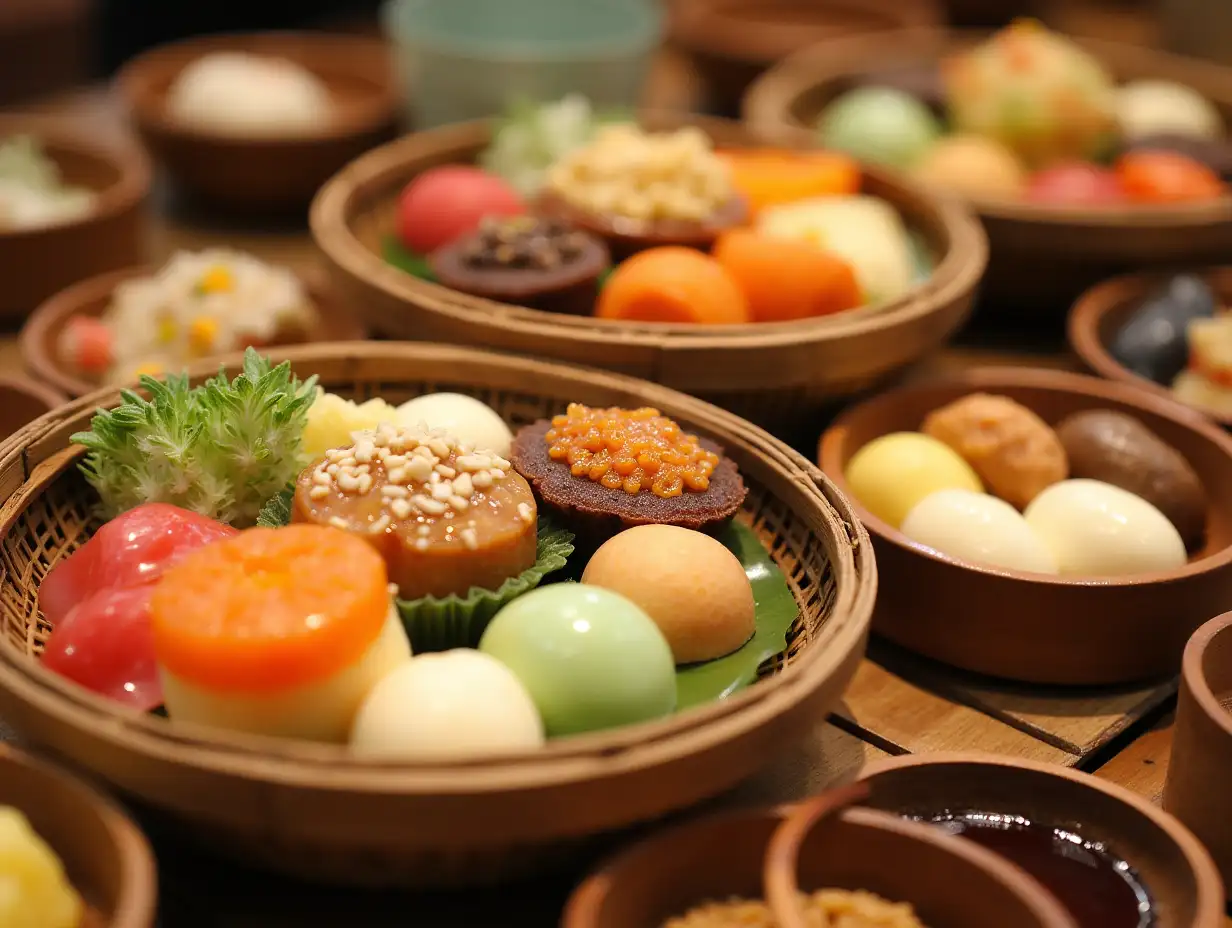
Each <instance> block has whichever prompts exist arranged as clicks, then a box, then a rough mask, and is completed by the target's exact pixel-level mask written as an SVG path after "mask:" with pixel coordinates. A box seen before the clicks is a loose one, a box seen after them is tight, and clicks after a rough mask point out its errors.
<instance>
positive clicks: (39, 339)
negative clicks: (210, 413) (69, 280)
mask: <svg viewBox="0 0 1232 928" xmlns="http://www.w3.org/2000/svg"><path fill="white" fill-rule="evenodd" d="M165 266H166V262H164V263H163V264H154V263H150V264H137V265H132V266H130V267H125V268H120V269H118V270H115V271H107V272H106V273H103V274H96V275H95V276H94V277H87V278H86V279H85V280H81V281H78V282H77V283H75V284H71V285H69V286H68V287H65V288H64V289H63V290H61V291H59V292H58V293H55V294H52V295H51V296H50V297H48V298H47V299H46V300H44V301H43V303H42V304H40V305H39V306H38V307H37V308H36V309H35V310H34V312H33V313H31V314H30V317H29V318H28V319H27V320H26V323H25V325H23V326H22V327H21V331H20V332H19V333H18V335H17V343H18V347H19V348H20V350H21V358H22V361H23V362H24V363H25V366H26V368H27V369H28V370H29V371H30V372H31V373H32V374H34V375H36V376H37V377H40V378H42V379H43V380H45V381H46V382H47V383H49V384H52V385H53V386H54V387H56V388H57V389H59V390H62V391H63V392H64V393H65V394H66V395H67V396H69V397H74V398H76V397H79V396H85V395H86V394H88V393H94V392H96V391H98V390H102V389H106V387H103V386H100V385H99V384H97V383H91V382H90V381H88V380H85V379H83V378H81V377H77V376H75V375H74V374H73V373H72V372H71V371H69V370H68V369H67V368H66V367H64V365H62V364H61V363H60V362H59V361H58V360H57V358H56V356H55V354H53V353H52V352H49V351H47V350H46V348H47V339H48V336H49V334H50V331H51V329H52V328H54V327H55V326H56V325H58V324H60V323H62V322H64V323H67V321H68V320H69V319H71V318H73V317H74V316H76V315H78V314H79V313H80V311H81V307H82V306H83V305H84V304H86V303H90V302H93V301H94V300H96V299H100V298H104V297H106V296H108V295H110V294H113V293H114V291H115V289H116V287H117V286H119V285H120V284H121V283H124V282H125V281H128V280H132V279H135V278H137V277H142V276H148V275H151V274H155V273H157V272H158V271H160V270H162V268H163V267H165ZM272 266H274V267H281V268H283V269H284V270H289V271H291V273H293V274H294V275H295V276H296V278H297V279H298V280H299V281H300V283H301V284H303V286H304V289H305V291H306V292H307V294H308V297H309V299H311V300H312V302H313V304H314V305H315V306H316V307H317V308H318V310H319V311H320V313H321V315H322V316H328V317H330V318H333V319H336V320H338V321H341V322H343V323H344V325H343V326H342V327H341V328H345V329H347V330H349V332H348V334H349V338H347V339H345V340H346V341H352V340H354V341H358V340H361V339H363V338H364V337H365V336H366V335H367V331H366V329H365V328H364V326H363V325H361V324H360V323H359V321H358V319H357V317H356V315H355V314H354V313H349V312H347V311H346V307H345V306H344V305H343V303H342V301H340V300H339V299H338V298H337V297H336V296H335V295H334V293H333V291H332V290H330V289H329V287H328V286H327V284H326V281H325V279H324V275H322V274H320V273H317V272H311V273H306V272H301V271H298V270H295V269H293V268H289V267H287V266H285V265H281V264H276V263H275V264H273V265H272ZM346 323H350V324H349V325H347V324H346ZM339 340H343V339H339ZM315 344H321V342H315ZM228 354H231V352H228V353H227V354H220V355H217V356H216V357H218V358H225V357H227V355H228ZM205 360H207V361H208V360H210V359H205ZM196 363H200V362H196ZM64 402H67V399H61V400H60V403H64ZM56 405H59V403H57V404H56Z"/></svg>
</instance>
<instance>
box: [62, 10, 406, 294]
mask: <svg viewBox="0 0 1232 928" xmlns="http://www.w3.org/2000/svg"><path fill="white" fill-rule="evenodd" d="M227 51H230V52H247V53H249V54H252V55H262V56H268V57H273V58H282V59H286V60H288V61H291V62H293V63H294V64H298V65H299V66H301V67H303V68H305V69H306V70H308V71H310V72H312V73H313V74H314V75H315V76H316V77H318V78H319V79H320V80H321V81H322V82H323V83H324V84H325V85H326V87H327V88H328V89H329V91H330V95H331V97H332V98H333V104H334V118H333V119H332V120H330V122H329V123H328V124H326V125H324V126H322V127H320V128H319V129H318V131H316V132H313V133H312V134H308V135H302V134H301V135H279V136H268V137H247V136H238V135H220V134H216V133H213V132H210V131H208V130H205V129H197V128H195V127H193V126H190V125H186V124H184V123H182V122H180V121H178V120H176V119H174V118H172V116H171V115H170V114H169V113H168V111H167V95H168V91H169V90H170V89H171V85H172V84H173V83H174V82H175V80H176V78H177V77H179V75H180V72H181V71H183V70H184V68H186V67H187V66H188V65H189V64H191V63H192V62H194V61H196V60H197V59H198V58H202V57H204V56H205V55H208V54H210V53H212V52H227ZM116 82H117V85H118V87H119V90H120V94H121V95H122V96H123V98H124V101H125V103H127V105H128V107H129V109H130V111H131V115H132V119H133V122H134V125H135V128H136V130H137V133H138V135H139V136H140V137H141V140H142V142H143V143H144V144H145V146H146V147H147V148H148V149H149V150H150V152H151V154H152V155H153V156H154V160H155V161H156V162H157V163H158V165H159V166H160V167H161V168H162V169H163V171H165V172H166V174H167V175H168V176H169V177H170V178H171V179H172V180H173V181H174V182H175V183H176V184H177V185H178V186H179V187H180V188H182V190H183V191H184V192H186V193H188V194H190V195H192V196H193V197H195V198H197V199H199V200H201V201H202V202H204V203H207V204H208V205H209V206H210V207H212V208H214V209H218V210H225V211H228V212H243V213H256V212H278V211H282V210H291V209H295V208H301V207H303V206H305V205H307V203H308V201H309V200H311V199H312V195H313V194H314V193H315V192H316V190H317V188H318V187H320V186H321V184H323V183H324V182H325V181H326V180H327V179H328V178H329V177H330V175H332V174H333V173H334V172H335V171H337V170H338V169H339V168H341V167H342V166H343V165H344V164H346V163H347V162H348V161H350V160H351V159H352V158H355V157H356V156H358V155H360V154H362V153H363V152H365V151H367V150H368V149H369V148H371V147H373V146H374V145H377V144H379V143H380V142H382V141H384V140H386V139H387V138H389V137H391V136H392V135H393V132H394V126H395V123H396V121H397V110H398V106H397V98H398V94H397V88H396V84H395V82H394V77H393V68H392V66H391V63H390V56H389V51H388V49H387V48H386V45H385V43H384V42H383V41H381V40H380V39H376V38H370V37H367V36H356V35H340V34H326V33H297V32H267V33H251V34H243V35H220V36H204V37H201V38H193V39H186V40H184V41H182V42H173V43H171V44H169V45H163V46H160V47H158V48H154V49H151V50H150V51H148V52H145V53H144V54H141V55H138V56H137V57H136V58H133V59H132V60H131V61H129V62H128V64H126V65H125V66H124V67H123V68H122V69H121V71H120V73H119V75H118V76H117V78H116ZM77 279H80V276H79V277H78V278H77Z"/></svg>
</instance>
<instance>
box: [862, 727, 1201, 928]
mask: <svg viewBox="0 0 1232 928" xmlns="http://www.w3.org/2000/svg"><path fill="white" fill-rule="evenodd" d="M946 765H949V766H971V767H986V768H989V775H996V772H997V771H999V770H1001V769H1002V768H1006V767H1010V768H1014V769H1017V770H1028V771H1030V772H1032V773H1034V774H1037V775H1040V776H1045V777H1055V778H1057V779H1061V780H1067V781H1069V782H1070V783H1073V784H1075V785H1076V786H1079V787H1082V788H1085V789H1091V790H1094V791H1095V792H1097V793H1103V794H1104V795H1105V796H1107V797H1108V798H1110V799H1114V800H1117V801H1118V802H1120V803H1122V804H1123V805H1126V806H1128V807H1129V808H1130V809H1132V810H1133V811H1134V812H1136V813H1138V815H1140V816H1142V817H1143V818H1146V819H1147V820H1149V821H1150V822H1151V824H1152V825H1154V826H1155V827H1156V828H1159V829H1160V830H1161V831H1163V832H1164V834H1166V835H1167V836H1168V837H1169V839H1171V840H1172V841H1173V843H1175V844H1176V846H1177V848H1178V849H1179V850H1180V851H1181V854H1182V855H1183V856H1184V857H1185V861H1186V863H1188V865H1189V868H1190V870H1191V871H1192V872H1193V876H1194V882H1195V883H1196V884H1197V898H1196V899H1195V904H1194V908H1195V910H1196V911H1195V916H1194V920H1193V922H1191V923H1190V925H1189V926H1188V928H1222V926H1223V924H1224V917H1225V916H1224V890H1223V878H1222V877H1221V876H1220V875H1219V870H1218V868H1217V867H1216V866H1215V861H1214V860H1213V859H1212V858H1211V855H1210V853H1209V852H1208V851H1207V850H1206V848H1205V847H1204V846H1203V845H1202V842H1201V841H1199V840H1198V839H1197V838H1196V837H1195V836H1194V834H1193V832H1191V831H1190V830H1189V829H1188V828H1186V827H1185V825H1184V824H1182V823H1181V821H1180V820H1179V819H1177V818H1176V817H1175V816H1173V815H1171V814H1170V813H1168V812H1165V811H1164V810H1163V809H1161V808H1159V807H1158V806H1156V805H1155V804H1154V803H1152V802H1150V801H1149V800H1147V799H1145V798H1144V797H1142V796H1139V795H1138V794H1137V793H1134V792H1132V791H1131V790H1128V789H1126V788H1125V787H1123V786H1118V785H1117V784H1116V783H1112V782H1111V781H1108V780H1102V779H1100V778H1099V777H1096V776H1092V775H1091V774H1089V773H1084V772H1083V771H1081V770H1074V769H1072V768H1070V767H1065V766H1062V765H1060V764H1049V763H1044V762H1042V761H1034V760H1027V759H1025V758H1021V757H1011V756H1008V755H1002V754H987V753H981V752H978V751H937V752H930V753H927V754H903V755H900V756H898V757H883V758H878V759H877V760H873V761H870V762H869V763H868V764H867V765H866V766H865V767H864V769H863V770H862V771H861V773H860V779H861V780H870V781H871V780H875V779H876V777H877V775H878V774H880V773H887V772H891V771H898V770H906V769H910V768H913V767H932V766H946ZM874 788H875V787H874ZM1129 863H1133V861H1129Z"/></svg>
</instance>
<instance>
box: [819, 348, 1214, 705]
mask: <svg viewBox="0 0 1232 928" xmlns="http://www.w3.org/2000/svg"><path fill="white" fill-rule="evenodd" d="M976 392H986V393H993V394H999V395H1002V396H1008V397H1010V398H1011V399H1013V400H1017V401H1018V402H1020V403H1022V404H1023V405H1025V406H1027V407H1028V408H1030V409H1032V410H1034V411H1035V412H1036V413H1037V414H1038V415H1039V416H1040V417H1042V418H1043V419H1044V421H1045V422H1048V423H1050V424H1053V423H1056V422H1058V421H1060V420H1061V419H1063V418H1065V417H1066V416H1068V415H1070V414H1071V413H1074V412H1078V411H1080V410H1084V409H1111V410H1115V411H1118V412H1122V413H1125V414H1127V415H1130V416H1133V417H1134V418H1136V419H1138V420H1139V421H1141V422H1142V424H1143V425H1145V426H1146V427H1147V428H1148V429H1150V430H1151V431H1152V432H1154V433H1155V434H1156V435H1158V436H1159V437H1160V438H1161V439H1163V440H1164V441H1165V442H1167V443H1168V444H1170V445H1172V446H1173V447H1174V448H1176V449H1177V450H1178V451H1179V452H1180V453H1181V454H1183V455H1184V456H1185V457H1186V458H1187V459H1188V461H1189V463H1190V465H1191V466H1192V467H1193V468H1194V470H1195V471H1197V473H1198V476H1199V477H1200V478H1201V480H1202V483H1203V485H1204V486H1205V488H1206V491H1207V494H1208V499H1209V504H1210V509H1209V511H1208V513H1207V543H1206V546H1205V547H1204V548H1203V549H1202V550H1201V551H1199V552H1198V553H1197V555H1196V556H1194V557H1193V558H1192V559H1191V561H1190V563H1188V564H1186V565H1185V566H1184V567H1182V568H1180V569H1178V570H1175V571H1170V572H1167V573H1159V574H1144V575H1135V576H1131V577H1123V578H1122V577H1112V578H1098V579H1090V580H1087V579H1082V578H1060V577H1049V576H1045V575H1042V574H1026V573H1018V572H1016V571H1011V570H1003V569H1000V568H992V567H986V566H982V565H977V564H972V563H969V562H966V561H960V560H958V559H956V558H952V557H949V556H946V555H942V554H938V553H936V552H934V551H931V550H929V549H927V548H925V547H924V546H922V545H919V544H917V543H915V542H913V541H911V540H910V539H909V538H907V536H906V535H904V534H902V532H899V531H898V530H897V529H894V528H891V527H890V526H889V525H887V524H886V523H885V522H883V521H881V520H880V519H878V518H876V517H875V516H873V515H871V514H870V513H869V512H867V511H866V510H865V509H864V508H863V507H862V506H861V505H860V503H859V501H857V500H854V499H853V500H852V503H853V505H854V507H855V509H856V511H857V512H858V513H859V516H860V519H861V521H862V522H863V523H864V525H865V527H866V528H867V529H868V531H869V534H870V535H871V536H872V539H873V547H874V549H875V550H876V553H877V564H878V569H879V571H880V572H881V575H882V576H883V577H886V578H887V582H886V583H884V584H883V585H882V587H881V592H880V595H879V596H878V598H877V609H876V613H875V615H874V619H873V628H874V630H875V631H877V632H879V633H880V634H882V635H885V636H886V637H887V638H889V639H891V640H893V641H895V642H897V643H898V644H901V645H903V646H905V647H908V648H911V649H912V650H914V651H918V652H919V653H921V654H924V655H927V656H928V657H932V658H935V659H936V660H940V661H944V662H946V663H948V664H952V665H954V666H956V667H961V668H963V669H964V670H971V671H975V672H977V673H983V674H989V675H992V676H996V677H1004V678H1008V679H1012V680H1021V681H1025V682H1029V683H1048V684H1052V683H1056V684H1076V685H1108V684H1116V683H1128V682H1131V681H1140V680H1144V679H1148V678H1153V677H1162V676H1166V675H1170V674H1175V673H1176V672H1177V671H1178V669H1179V668H1180V664H1181V654H1182V652H1183V651H1184V648H1185V642H1186V640H1187V639H1188V638H1189V636H1190V634H1192V632H1193V631H1194V629H1196V628H1197V627H1198V626H1199V625H1201V624H1202V623H1203V622H1205V621H1206V620H1207V619H1208V618H1210V616H1211V615H1214V614H1216V613H1218V612H1219V611H1220V609H1223V608H1225V607H1226V606H1227V601H1228V590H1229V587H1230V586H1232V438H1229V436H1228V435H1227V434H1226V433H1224V432H1223V431H1221V430H1220V429H1218V428H1216V427H1214V426H1213V425H1211V424H1210V423H1209V422H1207V421H1206V420H1205V419H1203V417H1202V416H1200V415H1199V414H1198V413H1195V412H1192V411H1190V410H1188V409H1186V408H1185V407H1184V406H1181V405H1179V404H1177V403H1174V402H1171V401H1168V400H1165V399H1161V398H1160V397H1157V396H1154V395H1152V394H1150V393H1147V392H1145V391H1142V390H1135V389H1133V388H1132V387H1128V386H1126V385H1124V384H1114V383H1109V382H1108V381H1104V380H1098V379H1096V378H1094V377H1084V376H1081V375H1079V374H1069V373H1065V372H1063V371H1051V370H1033V369H1026V368H982V369H976V370H970V371H966V372H964V373H962V374H957V375H955V376H952V377H947V378H944V379H939V380H932V381H927V382H923V383H918V384H912V385H909V386H905V387H901V388H899V389H895V390H890V391H888V392H886V393H882V394H880V395H878V396H875V397H873V398H872V399H869V400H867V401H865V402H863V403H860V404H858V405H856V406H853V407H851V408H849V409H848V410H846V411H845V412H844V413H842V414H841V415H840V416H839V417H838V418H837V419H836V420H835V421H834V424H833V425H832V426H831V427H830V428H829V429H828V430H827V431H826V433H825V434H824V435H823V436H822V438H821V443H820V446H819V451H818V453H819V457H820V461H821V468H822V470H823V471H825V473H826V475H827V476H828V477H829V478H830V479H831V480H833V481H834V483H835V485H836V486H838V488H839V489H840V490H841V491H843V492H844V493H849V492H850V491H849V490H848V488H847V484H846V481H845V479H844V477H843V472H844V470H845V469H846V467H847V462H848V461H849V460H850V459H851V457H852V455H854V454H855V453H856V451H858V450H859V449H860V448H861V447H862V446H864V445H866V444H867V443H868V442H870V441H872V440H873V439H874V438H877V437H879V436H881V435H885V434H888V433H890V432H900V431H916V430H918V429H919V427H920V424H921V422H922V421H923V419H924V417H925V416H926V415H927V414H928V413H929V412H931V411H932V410H934V409H937V408H939V407H941V406H944V405H945V404H946V403H949V402H951V401H953V400H956V399H959V398H960V397H963V396H966V395H968V394H970V393H976Z"/></svg>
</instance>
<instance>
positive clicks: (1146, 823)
mask: <svg viewBox="0 0 1232 928" xmlns="http://www.w3.org/2000/svg"><path fill="white" fill-rule="evenodd" d="M862 779H863V780H864V782H866V783H867V784H868V785H869V787H870V789H871V795H870V797H869V798H868V799H867V800H866V801H865V802H866V804H867V805H868V806H870V807H871V808H876V809H881V810H883V811H886V812H894V813H897V814H899V815H908V816H921V817H928V816H932V815H937V814H939V813H944V812H954V813H958V812H968V811H970V812H1001V813H1005V814H1009V815H1020V816H1023V817H1025V818H1028V819H1030V820H1032V821H1035V822H1039V823H1041V824H1046V825H1049V826H1053V827H1061V828H1065V829H1067V830H1069V831H1072V832H1073V833H1074V834H1076V835H1078V836H1079V837H1081V838H1083V839H1086V840H1089V841H1098V842H1101V843H1103V844H1105V845H1106V846H1107V847H1108V848H1110V849H1111V850H1112V851H1113V852H1114V853H1115V854H1117V855H1118V856H1119V857H1120V858H1121V859H1123V860H1124V861H1125V862H1127V863H1128V864H1129V865H1130V866H1131V867H1132V868H1133V869H1134V870H1136V871H1137V873H1138V876H1139V877H1140V878H1141V880H1142V882H1143V884H1144V885H1145V886H1146V887H1147V889H1148V890H1149V891H1150V893H1151V895H1152V896H1153V897H1154V901H1155V911H1156V913H1157V915H1158V921H1157V922H1156V924H1158V925H1159V926H1160V928H1223V925H1224V908H1223V906H1224V890H1223V883H1222V881H1221V880H1220V879H1219V871H1218V870H1216V868H1215V864H1214V862H1213V861H1212V860H1211V856H1210V854H1208V853H1207V852H1206V849H1205V848H1203V847H1202V845H1201V844H1200V843H1199V841H1198V839H1197V838H1195V837H1194V836H1193V835H1192V834H1191V833H1190V832H1189V831H1188V830H1187V829H1186V828H1185V826H1184V825H1182V824H1181V823H1180V822H1178V821H1177V820H1176V819H1175V818H1173V817H1172V816H1171V815H1168V814H1167V813H1166V812H1162V811H1160V810H1159V809H1158V808H1157V807H1156V806H1154V805H1153V804H1152V803H1150V802H1149V801H1147V800H1146V799H1143V798H1142V797H1140V796H1137V795H1135V794H1134V793H1132V792H1130V791H1129V790H1127V789H1123V788H1122V787H1119V786H1116V785H1115V784H1112V783H1109V782H1106V781H1104V780H1101V779H1098V778H1096V777H1093V776H1091V775H1089V774H1086V773H1080V772H1078V771H1076V770H1069V769H1067V768H1065V767H1060V766H1056V765H1053V764H1042V763H1035V762H1032V761H1026V760H1019V759H1018V758H1009V757H997V756H994V755H985V754H965V753H953V754H950V753H943V754H922V755H917V756H904V757H893V758H889V759H887V760H881V761H875V762H873V763H872V764H870V765H869V766H867V767H866V768H865V769H864V773H863V775H862Z"/></svg>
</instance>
